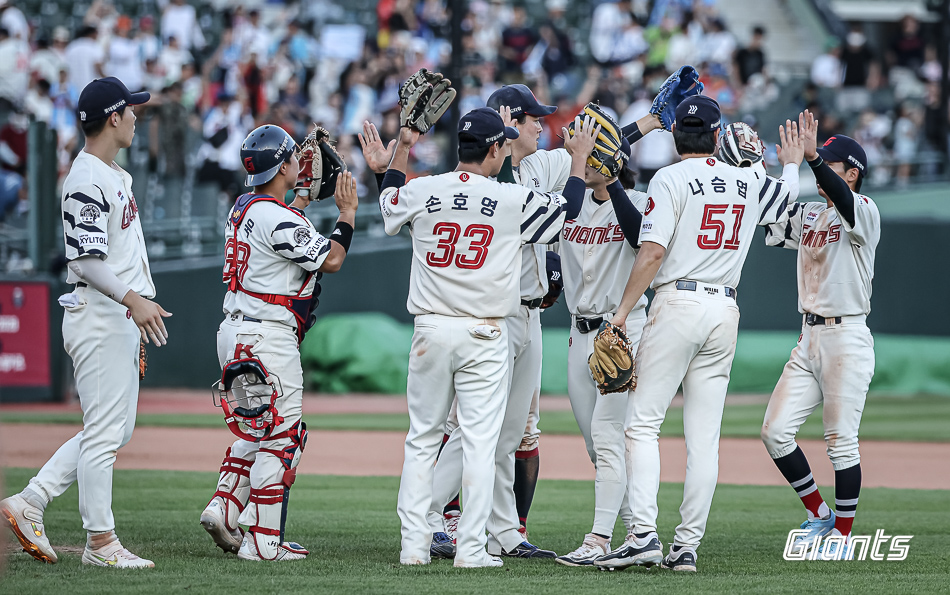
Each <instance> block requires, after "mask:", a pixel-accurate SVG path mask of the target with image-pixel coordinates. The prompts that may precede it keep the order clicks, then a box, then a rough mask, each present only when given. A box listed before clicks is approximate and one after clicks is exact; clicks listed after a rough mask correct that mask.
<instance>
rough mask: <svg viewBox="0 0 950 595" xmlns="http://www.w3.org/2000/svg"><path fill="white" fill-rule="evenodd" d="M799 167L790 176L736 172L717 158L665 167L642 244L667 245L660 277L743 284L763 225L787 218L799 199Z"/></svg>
mask: <svg viewBox="0 0 950 595" xmlns="http://www.w3.org/2000/svg"><path fill="white" fill-rule="evenodd" d="M797 188H798V165H796V164H789V165H787V166H786V167H785V169H784V171H783V179H782V180H776V179H774V178H771V177H767V176H760V175H758V174H756V172H755V170H754V169H753V168H739V167H733V166H731V165H728V164H726V163H722V162H721V161H719V160H718V159H715V158H714V157H694V158H689V159H684V160H683V161H681V162H679V163H674V164H673V165H670V166H667V167H664V168H663V169H661V170H660V171H658V172H657V174H656V175H655V176H654V177H653V179H652V180H651V181H650V188H649V190H648V191H647V194H648V195H649V198H648V204H647V208H646V210H645V211H644V214H643V223H642V226H641V231H640V242H641V243H642V242H654V243H656V244H660V245H661V246H663V247H664V248H666V257H665V259H664V260H663V264H662V265H660V270H659V271H658V272H657V274H656V278H655V279H654V280H653V285H652V287H659V286H661V285H665V284H666V283H670V282H673V281H676V280H677V279H691V280H694V281H700V282H703V283H709V284H714V285H728V286H731V287H736V286H737V285H738V284H739V277H740V275H741V273H742V265H743V264H744V263H745V259H746V255H747V254H748V253H749V246H750V244H751V242H752V236H753V234H754V233H755V226H756V225H768V224H770V223H774V222H776V221H778V220H780V218H782V217H783V216H784V213H785V209H786V207H787V206H788V203H789V201H794V200H795V199H796V198H797V197H798V190H797Z"/></svg>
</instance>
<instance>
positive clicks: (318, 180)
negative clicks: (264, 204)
mask: <svg viewBox="0 0 950 595" xmlns="http://www.w3.org/2000/svg"><path fill="white" fill-rule="evenodd" d="M329 141H330V133H329V132H327V131H326V129H325V128H321V127H319V126H316V127H315V128H314V129H313V130H312V131H311V132H310V134H308V135H307V138H305V139H304V141H303V143H302V144H301V145H300V173H299V174H297V183H296V184H295V185H294V191H295V192H296V193H297V194H298V195H300V196H309V197H310V200H323V199H324V198H327V197H328V196H333V193H334V192H335V191H336V179H337V177H339V175H340V172H341V171H346V163H345V162H344V161H343V157H341V156H340V154H339V153H337V152H336V149H334V148H333V146H332V145H331V144H330V143H329Z"/></svg>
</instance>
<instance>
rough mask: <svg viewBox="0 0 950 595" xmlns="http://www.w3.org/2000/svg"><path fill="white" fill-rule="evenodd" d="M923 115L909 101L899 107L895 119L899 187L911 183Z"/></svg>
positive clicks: (895, 147) (895, 146) (896, 173)
mask: <svg viewBox="0 0 950 595" xmlns="http://www.w3.org/2000/svg"><path fill="white" fill-rule="evenodd" d="M921 119H922V118H921V116H920V114H919V111H918V110H917V109H915V108H912V107H911V106H910V104H908V103H906V102H905V103H902V104H901V105H899V106H898V107H897V119H896V120H895V121H894V161H895V162H896V163H897V171H896V172H895V176H894V177H895V178H896V181H897V186H898V187H899V188H906V187H907V186H908V185H909V184H910V173H911V167H912V166H913V163H914V158H915V156H916V155H917V146H918V144H919V136H920V124H921Z"/></svg>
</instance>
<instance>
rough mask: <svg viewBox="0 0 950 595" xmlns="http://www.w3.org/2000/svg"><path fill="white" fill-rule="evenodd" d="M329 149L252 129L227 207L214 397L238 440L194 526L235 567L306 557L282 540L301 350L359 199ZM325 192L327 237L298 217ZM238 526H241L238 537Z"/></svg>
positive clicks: (298, 424)
mask: <svg viewBox="0 0 950 595" xmlns="http://www.w3.org/2000/svg"><path fill="white" fill-rule="evenodd" d="M328 140H329V136H328V134H327V133H326V131H325V130H323V129H322V128H315V129H314V131H313V132H311V134H310V136H308V137H307V139H306V140H305V141H304V143H303V145H301V146H298V145H297V144H296V143H295V142H294V140H293V138H291V137H290V135H289V134H287V133H286V132H285V131H284V130H283V129H281V128H279V127H277V126H272V125H267V126H261V127H259V128H257V129H256V130H254V131H253V132H251V133H250V134H249V135H248V137H247V139H245V141H244V145H243V146H242V147H241V160H242V162H243V164H244V169H245V170H247V174H248V175H247V181H246V184H247V186H251V187H253V191H252V192H250V193H248V194H244V195H242V196H240V197H238V198H237V200H236V202H235V204H234V207H233V208H232V209H231V212H230V214H229V215H228V220H227V222H226V225H225V233H224V236H225V263H224V274H223V281H224V283H225V284H226V285H227V288H228V292H227V293H226V294H225V298H224V315H225V316H224V322H222V323H221V326H220V328H219V330H218V359H219V361H220V362H221V366H222V368H223V372H222V376H221V380H220V381H219V382H218V385H217V393H218V398H219V399H220V405H221V407H222V408H223V409H224V412H225V418H226V422H227V424H228V427H229V428H230V429H231V431H232V432H233V433H234V434H235V435H236V436H237V438H238V439H237V440H236V441H235V442H234V444H232V445H231V447H230V448H228V450H227V453H226V454H225V457H224V462H223V463H222V465H221V475H220V477H219V479H218V485H217V488H216V491H215V493H214V495H213V496H212V498H211V501H210V502H209V503H208V506H207V507H206V508H205V509H204V511H203V512H202V513H201V525H202V526H203V527H204V528H205V530H207V531H208V533H209V534H210V535H211V537H212V539H214V542H215V543H216V544H217V545H218V546H219V547H220V548H221V549H223V550H224V551H225V552H233V553H237V555H238V557H239V558H242V559H244V560H257V561H260V560H281V561H285V560H299V559H302V558H304V557H306V555H307V554H308V552H307V550H306V549H304V548H303V547H301V546H300V545H299V544H297V543H294V542H291V541H287V540H286V539H285V537H284V525H285V523H286V519H287V505H288V498H289V495H290V487H291V486H292V485H293V483H294V478H295V475H296V467H297V464H298V462H299V461H300V456H301V453H302V452H303V450H304V448H305V446H306V444H307V427H306V424H304V423H303V422H302V421H301V420H300V414H301V407H302V396H303V370H302V369H301V366H300V351H299V345H300V342H301V341H303V336H304V333H305V332H306V331H307V329H308V328H310V326H312V324H313V321H314V315H313V311H314V309H315V308H316V306H317V297H318V296H319V294H320V285H319V283H318V281H319V279H320V276H321V274H322V273H334V272H336V271H338V270H340V267H341V265H342V264H343V260H344V259H345V258H346V252H347V250H348V249H349V247H350V241H351V240H352V237H353V224H354V220H355V215H356V207H357V201H358V199H357V195H356V183H355V181H354V180H353V176H352V174H350V173H349V172H347V171H346V170H345V164H344V163H343V160H342V159H341V158H340V157H339V155H337V153H336V152H335V151H334V150H333V148H332V147H331V146H330V145H329V143H328ZM291 190H293V191H294V194H295V196H294V200H293V202H292V203H291V204H290V205H287V204H285V202H284V200H283V199H284V197H285V196H286V195H287V194H288V193H289V192H290V191H291ZM330 195H333V196H334V197H335V199H336V204H337V208H339V210H340V217H339V219H338V220H337V223H336V227H335V228H334V230H333V233H332V234H330V236H329V237H326V236H323V235H321V234H320V233H318V232H317V230H316V229H314V227H313V224H312V223H311V222H310V221H309V220H308V219H307V217H305V216H304V212H303V210H304V208H306V207H307V206H308V205H309V204H310V203H311V202H312V201H315V200H320V199H322V198H326V197H328V196H330ZM240 525H247V526H248V527H249V528H248V530H247V532H246V533H245V532H244V530H243V529H242V528H241V527H240Z"/></svg>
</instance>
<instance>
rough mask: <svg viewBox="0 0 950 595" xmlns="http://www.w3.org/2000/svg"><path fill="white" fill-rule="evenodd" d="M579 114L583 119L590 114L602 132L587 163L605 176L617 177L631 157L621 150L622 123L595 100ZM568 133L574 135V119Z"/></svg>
mask: <svg viewBox="0 0 950 595" xmlns="http://www.w3.org/2000/svg"><path fill="white" fill-rule="evenodd" d="M578 115H579V116H580V117H581V119H583V118H585V117H587V116H590V117H591V118H592V119H593V120H594V124H595V125H600V134H598V135H597V142H595V143H594V150H593V151H591V154H590V156H589V157H588V158H587V165H589V166H591V167H593V168H594V169H596V170H597V171H598V172H600V174H601V175H603V176H604V177H605V178H616V177H617V175H618V174H619V173H620V169H621V168H622V167H623V164H624V162H625V161H626V160H627V159H629V158H630V156H629V155H625V154H624V153H623V152H622V151H621V150H620V148H621V146H622V145H623V133H622V132H621V130H620V125H619V124H617V121H616V120H614V119H613V118H612V117H610V115H609V114H608V113H607V112H605V111H604V110H603V108H601V107H600V106H599V105H597V104H596V103H593V102H591V103H588V104H587V105H586V106H584V110H583V111H582V112H581V113H580V114H578ZM567 133H568V134H569V135H571V136H574V122H573V121H571V123H570V124H569V125H568V127H567Z"/></svg>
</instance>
